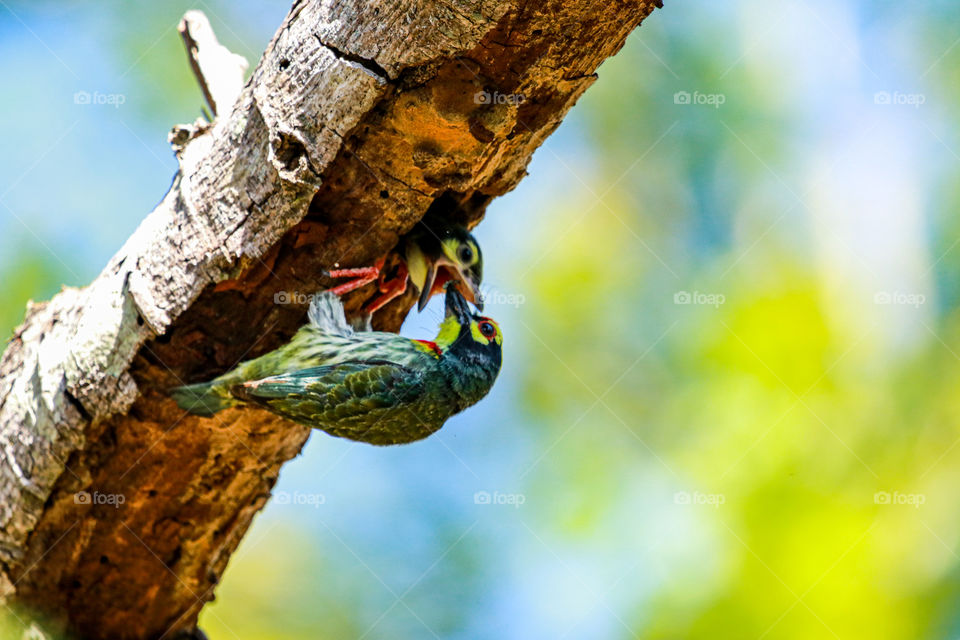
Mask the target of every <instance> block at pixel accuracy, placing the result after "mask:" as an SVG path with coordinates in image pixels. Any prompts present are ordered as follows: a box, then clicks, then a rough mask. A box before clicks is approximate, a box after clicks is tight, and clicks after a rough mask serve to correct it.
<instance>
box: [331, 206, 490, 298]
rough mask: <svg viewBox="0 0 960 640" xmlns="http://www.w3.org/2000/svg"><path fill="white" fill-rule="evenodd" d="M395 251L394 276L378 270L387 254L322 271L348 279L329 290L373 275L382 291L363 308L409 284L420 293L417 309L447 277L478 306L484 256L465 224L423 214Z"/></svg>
mask: <svg viewBox="0 0 960 640" xmlns="http://www.w3.org/2000/svg"><path fill="white" fill-rule="evenodd" d="M394 251H395V252H396V253H397V254H398V255H399V258H400V264H399V267H398V268H397V271H396V275H394V276H393V277H391V278H389V279H388V278H387V277H386V274H385V273H384V271H383V267H384V263H385V262H386V258H381V259H380V260H378V261H377V262H376V264H374V265H373V266H372V267H359V268H355V269H335V270H333V271H329V272H328V273H327V275H329V276H330V277H332V278H353V280H350V281H349V282H344V283H343V284H341V285H338V286H336V287H334V288H333V289H331V291H332V292H333V293H335V294H337V295H341V296H342V295H343V294H345V293H348V292H350V291H353V290H354V289H359V288H360V287H362V286H364V285H366V284H368V283H370V282H373V281H374V280H376V281H377V287H378V288H379V289H380V293H381V295H380V296H379V297H378V298H377V299H376V300H374V301H373V302H371V303H369V304H368V305H367V306H366V307H365V309H364V311H366V312H367V313H370V314H372V313H373V312H374V311H376V310H377V309H380V308H381V307H383V306H384V305H385V304H387V303H388V302H390V301H391V300H393V299H394V298H396V297H397V296H400V295H402V294H403V293H404V292H405V291H406V290H407V287H409V286H411V285H412V286H413V287H414V288H415V289H416V290H417V292H419V294H420V296H419V298H418V300H417V310H418V311H423V308H424V307H426V306H427V302H428V301H429V300H430V298H431V297H432V296H433V295H434V294H436V293H440V292H441V291H443V290H444V288H445V287H446V285H447V283H448V282H450V283H453V284H452V285H451V286H455V287H456V288H457V289H459V291H460V293H461V294H463V296H464V297H465V298H466V299H467V300H469V301H470V302H472V303H474V304H475V305H477V308H478V309H480V310H483V300H482V298H481V295H480V282H481V281H482V280H483V255H482V254H481V253H480V245H478V244H477V240H476V238H474V237H473V235H472V234H471V233H470V232H469V231H467V228H466V227H464V226H462V225H459V224H456V223H453V222H450V221H449V220H447V219H446V218H442V217H440V216H438V215H433V214H427V216H426V217H424V219H423V220H421V221H420V222H418V223H417V225H416V226H415V227H414V228H413V230H411V231H410V233H408V234H407V235H405V236H403V237H402V238H401V239H400V242H399V243H398V244H397V248H396V249H395V250H394Z"/></svg>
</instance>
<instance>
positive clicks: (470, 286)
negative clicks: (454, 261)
mask: <svg viewBox="0 0 960 640" xmlns="http://www.w3.org/2000/svg"><path fill="white" fill-rule="evenodd" d="M452 268H453V269H454V271H455V272H456V274H457V276H459V277H457V278H456V280H457V283H456V284H457V289H459V290H460V293H462V294H463V297H464V298H466V299H467V300H469V301H470V302H472V303H473V304H474V306H475V307H477V309H479V310H480V311H483V293H482V292H481V291H480V283H479V282H476V281H474V279H473V275H472V274H469V273H464V272H463V271H462V270H461V269H459V268H456V267H452Z"/></svg>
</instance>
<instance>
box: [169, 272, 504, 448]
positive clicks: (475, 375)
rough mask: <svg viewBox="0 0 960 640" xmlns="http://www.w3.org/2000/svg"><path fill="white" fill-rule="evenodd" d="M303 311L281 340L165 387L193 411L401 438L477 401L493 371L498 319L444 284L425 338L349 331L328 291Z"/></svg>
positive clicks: (371, 439)
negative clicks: (204, 378)
mask: <svg viewBox="0 0 960 640" xmlns="http://www.w3.org/2000/svg"><path fill="white" fill-rule="evenodd" d="M308 315H309V323H308V324H306V325H305V326H303V327H301V328H300V330H299V331H298V332H297V333H296V334H295V335H294V337H293V339H292V340H291V341H290V342H289V343H287V344H286V345H284V346H283V347H280V348H279V349H277V350H275V351H271V352H270V353H268V354H265V355H263V356H260V357H259V358H256V359H254V360H250V361H247V362H244V363H242V364H240V365H239V366H238V367H236V368H235V369H234V370H232V371H230V372H229V373H226V374H224V375H222V376H220V377H219V378H216V379H215V380H213V381H211V382H207V383H202V384H194V385H188V386H184V387H177V388H176V389H174V390H173V391H172V393H171V395H172V396H173V398H174V399H175V400H176V401H177V404H178V405H180V407H181V408H182V409H185V410H187V411H190V412H191V413H194V414H196V415H201V416H212V415H213V414H215V413H217V412H218V411H221V410H223V409H226V408H227V407H234V406H241V405H249V406H256V407H260V408H263V409H266V410H268V411H271V412H273V413H275V414H277V415H279V416H283V417H284V418H287V419H289V420H293V421H294V422H298V423H300V424H303V425H306V426H308V427H313V428H317V429H322V430H323V431H326V432H327V433H329V434H330V435H334V436H339V437H343V438H349V439H351V440H358V441H361V442H368V443H371V444H381V445H383V444H401V443H406V442H413V441H415V440H420V439H422V438H426V437H427V436H429V435H430V434H432V433H433V432H435V431H437V430H438V429H439V428H440V427H442V426H443V424H444V423H445V422H446V421H447V419H448V418H450V417H451V416H453V415H454V414H457V413H460V412H461V411H463V410H464V409H466V408H467V407H469V406H471V405H473V404H475V403H476V402H478V401H479V400H480V399H481V398H483V397H484V396H485V395H487V392H489V391H490V388H491V387H492V386H493V383H494V380H496V378H497V374H498V373H499V372H500V364H501V346H502V344H503V335H502V334H501V332H500V327H499V326H498V325H497V323H496V322H494V321H493V320H491V319H489V318H485V317H482V316H478V315H474V314H472V313H471V312H470V308H469V306H468V304H467V302H466V300H464V298H463V296H462V295H461V294H460V292H459V291H458V290H457V289H456V288H455V287H453V286H449V287H447V293H446V317H445V318H444V320H443V323H441V325H440V332H439V333H438V334H437V337H436V339H435V341H427V340H411V339H410V338H404V337H401V336H399V335H397V334H394V333H385V332H379V331H364V332H355V331H354V330H353V329H352V328H351V327H350V326H349V325H348V324H347V321H346V318H345V317H344V313H343V305H342V304H341V303H340V299H339V298H338V297H337V296H336V295H335V294H334V293H333V292H332V291H325V292H322V293H320V294H318V295H317V296H316V297H315V299H314V301H313V303H312V304H311V305H310V310H309V314H308Z"/></svg>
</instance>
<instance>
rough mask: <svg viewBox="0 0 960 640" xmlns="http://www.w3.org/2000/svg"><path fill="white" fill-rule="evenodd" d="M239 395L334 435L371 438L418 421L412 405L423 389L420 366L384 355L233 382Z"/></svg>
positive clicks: (368, 439)
mask: <svg viewBox="0 0 960 640" xmlns="http://www.w3.org/2000/svg"><path fill="white" fill-rule="evenodd" d="M231 391H232V392H233V395H234V396H235V397H237V398H239V399H241V400H244V401H246V402H250V403H252V404H256V405H260V406H262V407H263V408H265V409H268V410H269V411H272V412H273V413H276V414H278V415H281V416H283V417H285V418H288V419H290V420H293V421H295V422H299V423H300V424H304V425H307V426H310V427H315V428H318V429H323V430H325V431H327V432H329V433H332V434H333V435H338V436H344V437H348V438H353V439H357V440H365V441H373V439H378V435H377V434H379V433H380V432H381V431H383V430H384V429H387V430H393V429H396V428H397V427H399V426H401V425H399V424H398V422H402V421H405V420H409V421H416V417H415V416H413V415H407V414H410V405H411V404H412V403H414V402H416V400H417V399H419V398H420V397H421V396H422V395H423V393H424V380H423V375H422V373H421V372H419V371H417V370H415V369H410V368H408V367H404V366H402V365H399V364H396V363H393V362H386V361H372V362H371V361H363V362H360V361H354V362H344V363H341V364H335V365H328V366H321V367H312V368H310V369H303V370H301V371H294V372H292V373H286V374H282V375H278V376H271V377H269V378H263V379H261V380H253V381H249V382H245V383H243V384H238V385H235V386H234V387H233V388H232V389H231Z"/></svg>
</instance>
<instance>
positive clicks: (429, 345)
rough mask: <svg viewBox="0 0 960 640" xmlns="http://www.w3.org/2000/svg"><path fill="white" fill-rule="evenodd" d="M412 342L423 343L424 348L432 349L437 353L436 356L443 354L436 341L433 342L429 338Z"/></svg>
mask: <svg viewBox="0 0 960 640" xmlns="http://www.w3.org/2000/svg"><path fill="white" fill-rule="evenodd" d="M414 342H416V343H418V344H421V345H423V347H424V348H425V350H429V351H432V352H434V353H435V354H437V356H442V355H443V349H441V348H440V346H439V345H438V344H437V343H436V342H433V341H431V340H414Z"/></svg>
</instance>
